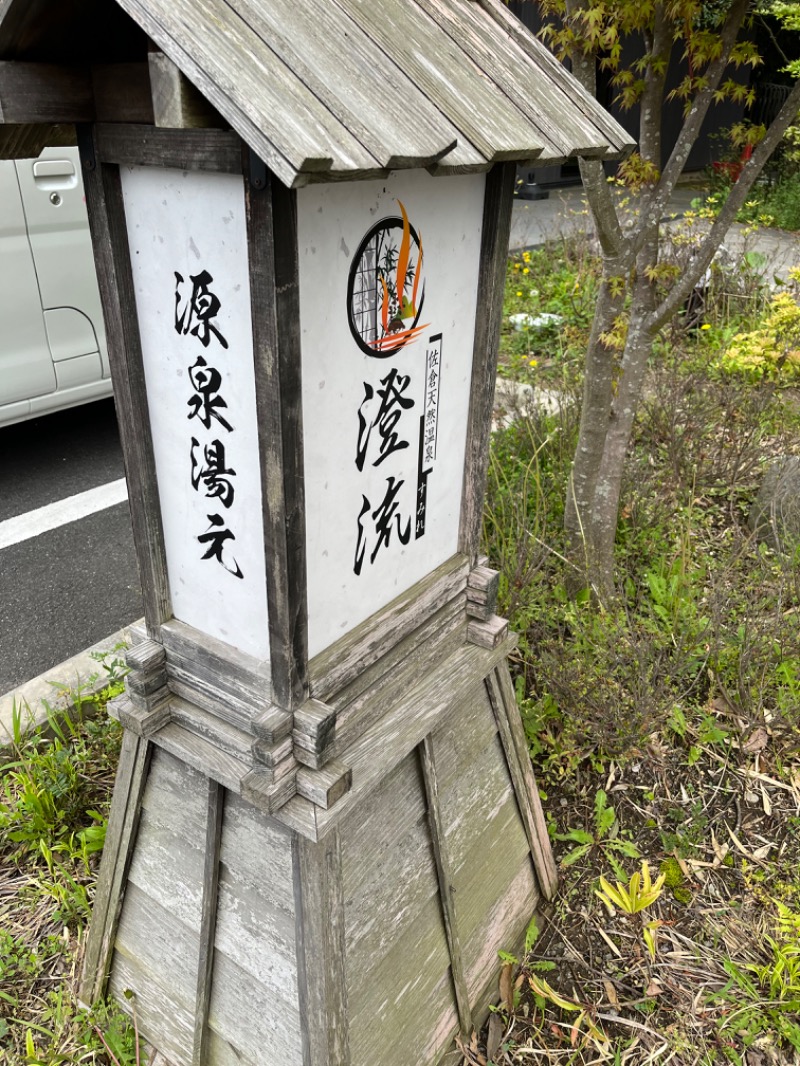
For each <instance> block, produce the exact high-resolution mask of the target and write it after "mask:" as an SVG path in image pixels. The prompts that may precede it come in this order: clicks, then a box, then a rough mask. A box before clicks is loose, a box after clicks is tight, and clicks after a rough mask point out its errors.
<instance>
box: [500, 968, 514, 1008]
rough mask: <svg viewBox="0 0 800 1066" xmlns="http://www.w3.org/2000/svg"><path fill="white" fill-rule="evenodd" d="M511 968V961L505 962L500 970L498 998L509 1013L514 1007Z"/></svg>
mask: <svg viewBox="0 0 800 1066" xmlns="http://www.w3.org/2000/svg"><path fill="white" fill-rule="evenodd" d="M513 969H514V967H513V966H512V965H511V963H510V962H507V963H506V964H505V966H504V967H503V969H502V970H501V971H500V999H501V1000H502V1003H503V1006H504V1007H505V1009H506V1010H507V1011H508V1012H509V1014H510V1013H511V1011H513V1009H514V982H513V980H512V976H511V975H512V972H513Z"/></svg>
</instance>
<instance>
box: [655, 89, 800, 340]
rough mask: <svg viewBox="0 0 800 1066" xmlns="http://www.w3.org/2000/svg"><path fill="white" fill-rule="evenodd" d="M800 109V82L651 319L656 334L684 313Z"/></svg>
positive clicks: (787, 98)
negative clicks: (693, 290) (682, 309)
mask: <svg viewBox="0 0 800 1066" xmlns="http://www.w3.org/2000/svg"><path fill="white" fill-rule="evenodd" d="M798 110H800V81H797V82H795V85H794V88H793V89H792V91H791V92H790V93H789V95H788V96H787V97H786V100H785V102H784V104H783V107H782V108H781V109H780V111H779V112H778V114H777V115H776V116H775V119H774V120H773V121H772V123H771V124H770V127H769V129H768V130H767V132H766V135H765V137H764V139H763V140H762V141H760V142H759V143H758V145H756V148H755V151H754V152H753V154H752V156H751V157H750V159H749V160H748V161H747V162H746V163H745V165H744V166H743V167H742V172H741V174H740V175H739V180H738V181H737V182H736V184H735V185H734V186H733V188H732V189H731V192H730V195H729V196H728V199H727V200H726V201H725V204H724V205H723V207H722V210H721V211H720V213H719V214H718V215H717V217H716V219H715V220H714V224H713V225H712V226H711V229H710V230H709V231H708V233H707V234H706V235H705V237H704V238H703V240H702V242H701V244H700V247H699V248H698V250H697V251H696V252H695V254H694V255H693V256H692V258H691V259H690V260H689V263H688V264H687V267H686V269H685V270H684V271H683V274H682V275H681V278H680V280H679V281H678V283H677V284H676V285H675V286H674V288H673V289H672V290H671V291H670V293H669V295H668V296H667V297H666V298H665V299H664V300H663V301H662V302H661V304H660V305H659V306H658V307H657V308H656V309H655V311H654V312H653V314H652V315H651V316H650V319H649V321H648V323H647V326H648V328H649V329H651V330H652V331H653V332H655V330H657V329H659V328H660V327H661V326H663V325H664V323H665V322H667V321H669V319H670V318H672V316H673V315H674V314H676V313H677V312H678V311H679V310H680V308H681V307H682V306H683V304H684V303H685V302H686V300H687V299H688V297H689V294H690V293H691V291H692V289H693V288H694V287H695V285H696V284H697V283H698V281H699V280H700V277H701V276H702V274H703V273H704V272H705V271H706V270H707V269H708V267H709V265H710V263H711V260H712V259H713V258H714V254H715V253H716V251H717V249H718V248H719V246H720V244H721V243H722V241H723V240H724V238H725V234H726V233H727V232H728V230H729V229H730V227H731V224H732V223H733V222H734V220H735V219H736V216H737V214H738V213H739V211H740V210H741V208H742V207H743V205H744V202H745V199H746V197H747V194H748V193H749V192H750V190H751V189H752V187H753V185H754V184H755V181H756V178H757V177H758V176H759V174H760V173H761V171H762V170H763V169H764V164H765V163H766V162H767V160H768V159H769V157H770V156H771V155H772V153H773V152H774V151H775V149H776V148H777V146H778V144H779V142H780V139H781V137H783V135H784V133H785V132H786V130H787V129H788V127H789V126H791V124H792V122H794V121H795V119H796V118H797V112H798Z"/></svg>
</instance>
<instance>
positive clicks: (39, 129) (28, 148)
mask: <svg viewBox="0 0 800 1066" xmlns="http://www.w3.org/2000/svg"><path fill="white" fill-rule="evenodd" d="M77 143H78V135H77V133H76V132H75V127H74V126H73V125H66V124H64V125H58V126H50V125H39V124H38V123H37V124H35V125H33V124H31V125H25V126H11V125H9V126H0V159H36V157H37V156H38V155H39V154H40V152H41V151H42V149H43V148H46V147H47V146H48V145H50V146H51V147H54V148H58V147H74V146H75V145H76V144H77Z"/></svg>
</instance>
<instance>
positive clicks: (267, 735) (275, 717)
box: [252, 707, 292, 744]
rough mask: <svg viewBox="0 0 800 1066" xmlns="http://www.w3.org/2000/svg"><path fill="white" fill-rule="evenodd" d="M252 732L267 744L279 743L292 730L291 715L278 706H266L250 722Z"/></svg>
mask: <svg viewBox="0 0 800 1066" xmlns="http://www.w3.org/2000/svg"><path fill="white" fill-rule="evenodd" d="M252 730H253V733H254V734H255V735H256V736H257V737H258V739H259V740H263V741H265V742H266V743H267V744H279V743H280V742H281V741H282V740H285V738H286V737H288V736H290V735H291V732H292V715H291V714H290V713H289V712H288V711H283V710H281V708H280V707H268V708H267V709H266V710H265V711H262V712H261V713H260V714H257V715H256V717H255V718H254V719H253V722H252Z"/></svg>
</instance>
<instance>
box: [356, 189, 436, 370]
mask: <svg viewBox="0 0 800 1066" xmlns="http://www.w3.org/2000/svg"><path fill="white" fill-rule="evenodd" d="M397 202H398V204H399V206H400V211H401V215H402V217H397V216H391V217H389V218H383V219H381V221H380V222H378V223H376V225H374V226H373V227H372V229H371V230H370V231H369V232H368V233H367V235H366V236H365V237H364V239H363V240H362V242H361V244H360V245H359V246H358V251H357V252H356V254H355V256H354V257H353V262H352V263H351V265H350V276H349V278H348V281H347V313H348V320H349V323H350V332H351V333H352V334H353V338H354V340H355V342H356V344H357V345H358V346H359V348H360V349H361V351H362V352H365V353H366V354H367V355H371V356H374V357H375V358H376V359H388V358H389V356H391V355H394V354H395V353H396V352H399V351H400V349H401V348H403V347H405V345H406V344H408V343H409V342H410V341H412V340H415V339H416V338H417V336H418V335H419V334H420V333H421V332H422V330H424V329H425V328H426V327H425V325H422V326H421V325H419V319H420V315H421V314H422V305H423V302H424V299H425V280H424V278H423V276H422V273H423V271H422V240H421V238H420V236H419V234H418V233H417V231H416V230H415V229H414V227H413V226H412V225H411V223H410V222H409V221H408V215H407V214H406V210H405V208H404V207H403V205H402V203H400V201H399V200H398V201H397Z"/></svg>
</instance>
